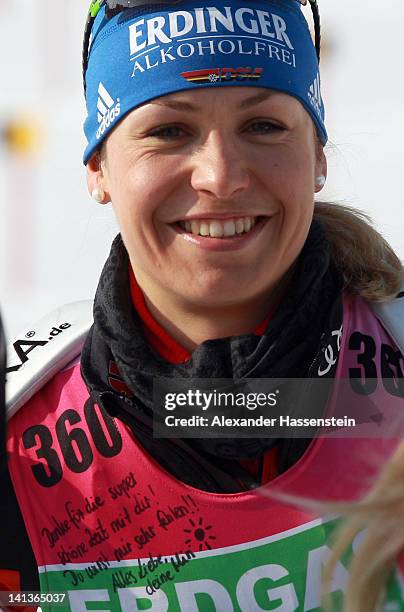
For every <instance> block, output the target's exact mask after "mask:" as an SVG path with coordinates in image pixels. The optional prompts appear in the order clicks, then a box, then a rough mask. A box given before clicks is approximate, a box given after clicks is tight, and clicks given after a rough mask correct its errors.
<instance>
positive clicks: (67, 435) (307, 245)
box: [9, 0, 402, 612]
mask: <svg viewBox="0 0 404 612" xmlns="http://www.w3.org/2000/svg"><path fill="white" fill-rule="evenodd" d="M312 7H313V14H314V16H315V22H316V34H317V50H318V47H319V19H318V11H317V5H316V3H315V2H313V3H312ZM90 31H91V45H90V48H89V51H88V53H87V45H88V42H89V40H90ZM84 77H85V89H86V99H87V109H88V118H87V121H86V124H85V132H86V136H87V140H88V146H87V148H86V151H85V155H84V161H85V163H86V165H87V171H88V185H89V191H90V193H91V194H92V196H93V197H94V199H96V200H97V201H98V202H99V203H101V204H106V203H108V202H112V205H113V207H114V210H115V213H116V216H117V219H118V223H119V225H120V229H121V236H118V237H117V239H116V240H115V241H114V243H113V245H112V250H111V255H110V257H109V259H108V261H107V263H106V265H105V268H104V270H103V273H102V276H101V279H100V283H99V287H98V291H97V295H96V298H95V304H94V325H93V327H92V328H91V330H90V332H89V334H88V336H87V339H86V341H85V345H84V349H83V352H82V356H81V360H80V362H78V361H77V360H76V361H73V363H70V364H69V365H68V366H67V367H65V368H63V369H61V370H60V372H58V373H57V374H56V375H55V376H53V377H52V378H51V380H50V381H49V382H48V384H46V386H44V387H43V388H42V389H40V390H37V393H36V394H35V395H34V396H33V397H32V398H31V399H30V400H29V401H28V402H27V403H26V404H25V406H24V407H23V408H22V409H20V410H19V411H18V413H17V414H15V416H14V417H13V418H12V419H11V420H10V425H9V452H10V472H11V475H12V479H13V484H14V488H15V490H16V494H17V498H18V502H19V505H20V507H21V509H22V512H23V516H24V521H25V524H26V527H27V531H28V535H29V539H30V543H31V546H32V549H33V551H34V554H35V558H36V564H37V566H38V568H39V575H40V582H41V588H42V590H43V591H45V592H50V591H52V592H58V591H60V592H66V591H67V592H68V595H67V598H66V601H65V604H64V605H65V607H64V608H63V607H62V609H66V610H68V609H71V610H85V609H88V608H87V607H86V606H87V603H88V602H94V603H93V604H92V605H94V606H95V605H98V606H99V605H100V602H103V604H102V605H103V606H104V607H105V609H110V610H114V611H118V610H140V609H146V607H147V609H153V610H168V609H169V610H183V611H185V610H186V611H187V612H189V611H191V610H210V609H216V610H225V611H227V610H233V609H241V610H245V611H247V610H248V611H250V610H251V611H253V610H262V609H268V605H270V604H269V602H273V604H274V605H275V603H277V604H278V608H277V609H279V610H295V609H305V610H314V609H317V608H319V607H320V605H321V601H320V585H321V568H322V566H323V564H324V562H325V559H326V557H327V555H328V552H329V549H328V547H327V545H326V538H327V534H328V533H329V531H330V529H331V523H330V522H327V521H324V520H321V519H318V517H316V516H315V514H314V513H311V512H307V511H302V510H301V509H299V508H297V507H294V506H293V505H291V504H287V503H286V502H284V501H280V500H279V497H276V496H275V497H272V498H269V497H268V496H265V495H263V494H262V491H261V489H263V491H268V492H272V491H274V492H277V491H282V492H286V493H288V494H293V495H297V494H299V495H302V494H304V495H306V496H311V497H314V496H318V491H319V489H320V487H321V491H322V495H321V497H322V498H324V499H327V500H329V499H355V498H356V497H357V496H359V495H360V494H361V493H362V489H363V487H364V486H365V485H366V484H367V482H364V480H365V478H366V479H367V478H369V474H370V473H371V470H370V469H369V465H368V463H367V461H366V460H365V458H366V454H367V452H368V450H369V449H370V448H372V449H376V450H377V451H378V452H379V453H381V454H382V456H384V455H386V454H388V453H389V452H391V448H390V447H391V444H383V443H382V442H381V441H380V440H376V441H375V440H370V441H369V440H366V439H365V440H360V441H357V440H352V439H337V438H336V439H320V438H318V439H316V440H313V441H311V439H307V438H301V437H298V436H293V437H290V438H284V439H280V438H278V437H271V438H268V437H264V436H257V435H255V436H254V435H253V436H252V437H251V438H247V439H245V438H239V437H237V435H232V436H228V437H226V438H224V439H223V438H212V437H208V436H206V437H203V438H190V439H188V438H187V439H185V433H184V436H183V437H177V438H175V437H173V436H169V437H166V438H163V439H161V438H155V437H153V419H152V417H153V416H156V415H161V413H162V408H161V406H160V405H159V403H158V402H157V401H155V399H154V398H153V383H154V382H155V381H158V380H159V379H161V378H165V379H170V380H171V381H172V380H174V382H177V381H184V379H185V382H186V383H187V382H189V385H191V383H192V381H193V380H194V379H201V378H203V379H207V378H208V379H209V378H214V379H231V381H240V380H244V379H246V378H249V379H250V378H254V379H260V378H275V379H279V378H286V379H288V378H301V379H307V381H308V382H309V381H310V380H312V379H319V378H322V377H325V378H326V379H327V380H328V381H330V382H333V380H334V379H336V378H338V379H343V378H344V377H345V378H346V377H347V373H349V372H350V371H351V370H353V369H354V368H353V366H354V365H356V366H360V364H363V363H364V359H363V355H364V354H365V355H368V353H367V352H366V350H367V345H366V338H365V337H369V335H366V334H367V332H371V333H372V338H373V341H374V343H375V346H376V349H375V353H374V354H373V355H372V356H371V361H372V364H373V365H374V368H375V369H376V378H379V377H381V372H380V365H379V363H378V362H376V360H375V359H376V356H377V358H379V356H380V351H381V346H384V347H390V350H391V351H393V350H396V348H395V342H394V340H393V338H392V337H391V336H390V335H389V334H388V333H387V332H386V331H385V329H384V327H383V325H382V324H381V323H380V321H379V319H378V317H377V316H376V315H375V314H374V311H373V310H372V308H371V306H370V303H369V300H375V301H382V300H387V301H388V300H390V299H392V298H393V297H394V296H395V295H396V294H397V293H398V291H399V287H400V282H401V278H402V267H401V264H400V262H399V260H398V259H397V257H396V256H395V255H394V253H393V252H392V251H391V249H390V248H389V247H388V245H387V244H386V243H385V242H384V241H383V239H382V238H381V237H380V236H379V235H378V234H377V233H376V232H375V231H374V230H373V229H371V227H370V226H369V225H368V224H367V222H366V221H365V220H364V219H362V218H361V217H360V216H359V215H356V214H354V213H353V212H352V211H350V210H348V209H344V208H341V207H332V206H329V205H325V204H324V205H316V207H315V206H314V194H315V193H317V192H319V191H321V189H322V188H323V186H324V184H325V180H326V174H327V163H326V158H325V155H324V151H323V147H324V145H325V143H326V140H327V135H326V130H325V125H324V106H323V102H322V99H321V94H320V79H319V73H318V59H317V55H316V49H315V47H314V45H313V43H312V40H311V37H310V34H309V30H308V26H307V23H306V21H305V19H304V17H303V15H302V13H301V7H300V5H299V3H298V2H297V1H296V0H272V1H269V2H267V1H258V2H249V3H248V4H247V5H246V4H245V3H243V2H240V1H238V2H234V3H233V2H232V3H231V6H227V5H225V4H224V3H223V2H217V3H215V4H214V5H209V6H201V4H200V3H195V2H181V3H178V2H177V3H174V2H160V3H159V4H158V5H150V3H148V2H145V1H141V2H137V1H132V0H125V2H116V0H109V1H108V2H102V1H101V2H95V3H93V5H92V6H91V9H90V20H89V27H88V29H87V35H86V38H85V53H84ZM198 90H200V91H198ZM313 215H314V219H313ZM69 327H71V324H70V323H62V325H60V321H59V320H58V326H57V327H56V328H55V327H53V329H56V330H57V331H56V332H54V334H56V336H57V337H60V334H62V332H63V334H64V335H65V336H63V337H66V335H68V333H69ZM51 337H53V338H54V337H55V335H53V336H51V335H50V336H49V342H50V338H51ZM364 338H365V340H363V339H364ZM57 341H59V340H57ZM363 343H365V347H363V346H362V344H363ZM44 344H47V342H45V343H44ZM52 346H54V345H52ZM364 351H365V352H364ZM368 356H369V355H368ZM368 361H369V360H368ZM358 380H359V383H358ZM360 380H361V375H359V378H358V377H356V384H357V386H358V384H360ZM173 384H174V383H173ZM309 387H310V385H306V386H305V387H304V388H305V391H307V393H308V389H309ZM385 395H386V394H385V393H384V391H383V392H382V399H383V401H384V399H385ZM308 398H309V396H308V395H305V396H304V398H303V400H301V403H302V404H303V407H304V408H307V407H308V406H307V405H308V404H309V400H308ZM335 403H336V402H335V400H334V399H333V398H332V397H331V396H330V399H328V397H327V396H324V397H323V399H322V400H321V404H320V406H319V407H318V408H319V409H320V410H321V414H326V413H330V414H332V411H333V409H334V407H335ZM305 404H307V405H305ZM331 466H332V475H333V478H332V479H330V467H331ZM373 471H374V470H373ZM268 483H269V484H268ZM260 485H263V486H262V487H260ZM258 487H260V490H257V489H258ZM32 499H35V504H32ZM346 579H347V573H346V569H345V568H344V566H342V565H341V566H339V567H338V571H337V573H336V575H335V577H334V579H333V582H332V585H331V587H330V592H332V594H333V596H334V598H335V600H336V601H337V602H341V596H342V593H343V591H344V589H345V584H346ZM95 602H97V603H95ZM89 605H90V604H89ZM274 609H276V608H274Z"/></svg>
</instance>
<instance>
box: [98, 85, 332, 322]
mask: <svg viewBox="0 0 404 612" xmlns="http://www.w3.org/2000/svg"><path fill="white" fill-rule="evenodd" d="M321 174H324V175H325V174H326V162H325V158H324V154H323V149H322V146H321V145H320V144H319V143H318V141H317V137H316V133H315V129H314V126H313V123H312V120H311V119H310V116H309V115H308V113H307V112H306V111H305V109H304V107H303V106H302V105H301V104H300V103H299V102H298V101H297V100H296V99H295V98H292V97H291V96H288V95H286V94H283V93H279V92H275V91H271V90H268V89H262V88H252V87H248V88H247V87H234V88H232V89H229V88H222V89H215V90H212V89H201V90H199V91H195V90H192V91H187V92H180V93H175V94H171V95H168V96H164V97H162V98H159V99H157V100H154V101H152V102H150V103H147V104H145V105H143V106H142V107H139V108H137V109H135V110H134V111H132V112H131V113H130V114H129V115H128V116H127V117H126V118H125V119H123V120H122V121H121V123H120V124H119V125H118V126H117V127H116V128H115V130H114V131H113V132H112V133H111V134H110V136H109V137H108V140H107V144H106V155H105V158H104V159H103V160H102V162H101V164H100V162H99V158H98V157H93V159H92V160H91V162H90V163H89V165H88V181H89V188H90V191H91V190H92V189H94V187H95V186H96V185H97V184H98V185H101V186H102V187H103V189H104V191H105V193H106V194H107V198H108V199H111V201H112V204H113V207H114V210H115V213H116V216H117V220H118V224H119V226H120V229H121V233H122V237H123V240H124V243H125V246H126V248H127V250H128V253H129V256H130V260H131V264H132V267H133V270H134V272H135V275H136V278H137V280H138V282H139V284H140V286H141V287H142V289H143V291H144V292H145V294H146V295H147V296H148V297H149V298H150V300H152V301H153V302H154V303H155V304H156V303H157V304H159V307H160V308H161V310H162V311H163V312H164V303H165V300H166V301H170V302H171V303H172V302H173V301H175V300H177V301H178V302H179V303H180V302H182V303H183V304H185V303H186V304H188V305H189V306H190V307H191V308H192V307H194V308H195V309H198V308H221V307H225V306H226V305H234V304H246V305H247V304H253V303H254V300H262V299H263V297H264V296H268V295H270V293H271V291H272V290H273V288H274V287H275V286H276V285H277V284H278V283H279V282H280V281H281V279H282V278H284V277H285V275H286V273H287V272H288V270H289V269H290V268H291V266H292V265H293V263H294V261H295V260H296V258H297V257H298V255H299V253H300V251H301V249H302V247H303V245H304V242H305V240H306V237H307V234H308V231H309V227H310V224H311V220H312V216H313V207H314V192H315V191H316V187H315V177H316V176H319V175H321Z"/></svg>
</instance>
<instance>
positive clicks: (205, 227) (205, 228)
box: [199, 221, 210, 236]
mask: <svg viewBox="0 0 404 612" xmlns="http://www.w3.org/2000/svg"><path fill="white" fill-rule="evenodd" d="M199 233H200V235H201V236H209V233H210V226H209V223H206V222H205V221H202V223H201V225H200V227H199Z"/></svg>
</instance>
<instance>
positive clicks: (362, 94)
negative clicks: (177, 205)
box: [0, 0, 404, 338]
mask: <svg viewBox="0 0 404 612" xmlns="http://www.w3.org/2000/svg"><path fill="white" fill-rule="evenodd" d="M89 3H90V2H89V0H75V1H73V2H72V1H69V2H64V3H62V4H61V3H55V1H54V0H41V1H40V2H32V0H13V1H12V2H0V57H1V69H0V70H1V87H0V308H1V311H2V313H3V318H4V322H5V325H6V332H7V335H8V337H9V338H12V337H14V336H15V335H16V334H17V333H18V332H19V331H23V329H24V328H26V326H29V324H30V322H35V321H36V320H37V319H39V318H41V317H42V316H43V315H45V314H46V313H47V312H48V311H50V310H52V309H53V308H55V307H57V306H60V305H61V304H63V303H67V302H72V301H75V300H80V299H88V298H92V297H93V295H94V292H95V289H96V285H97V281H98V276H99V273H100V271H101V268H102V266H103V263H104V261H105V259H106V257H107V254H108V252H109V247H110V244H111V241H112V239H113V237H114V236H115V234H116V232H117V227H116V224H115V222H114V219H113V216H112V211H111V210H110V208H109V207H101V206H99V205H97V204H96V203H95V202H93V201H92V200H91V199H90V197H89V195H88V193H87V189H86V184H85V170H84V167H83V166H82V163H81V157H82V151H83V148H84V145H85V141H84V137H83V135H82V129H81V126H82V123H83V120H84V117H85V106H84V101H83V95H82V81H81V45H82V34H83V27H84V23H85V19H86V14H87V10H88V6H89ZM319 4H320V9H321V14H322V24H323V52H322V80H323V95H324V98H325V102H326V108H327V125H328V131H329V136H330V141H331V144H330V145H329V146H328V159H329V179H328V182H327V186H326V189H325V190H324V191H323V193H322V196H321V197H322V199H325V198H327V199H331V200H336V201H340V202H344V203H347V204H351V205H353V206H356V207H357V208H360V209H362V210H364V211H366V212H367V213H368V214H369V215H371V217H372V218H373V219H374V221H375V224H376V226H377V227H378V228H379V230H381V231H382V233H383V234H384V236H385V237H386V238H387V239H388V240H389V241H390V242H391V244H392V245H393V247H394V248H395V249H396V251H397V252H398V253H399V255H400V256H401V257H402V258H404V189H403V186H402V180H403V177H404V163H403V161H404V160H403V148H404V145H403V142H404V78H403V74H404V70H403V68H404V36H403V33H402V24H403V18H404V3H403V1H402V0H388V2H380V0H367V1H366V3H365V2H359V1H358V2H352V0H320V2H319ZM62 14H63V18H62ZM308 15H309V17H310V9H309V11H308ZM310 23H311V18H310Z"/></svg>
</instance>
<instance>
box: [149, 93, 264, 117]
mask: <svg viewBox="0 0 404 612" xmlns="http://www.w3.org/2000/svg"><path fill="white" fill-rule="evenodd" d="M273 95H274V92H272V91H269V90H267V91H261V92H260V93H259V94H256V95H254V96H251V97H249V98H246V99H245V100H242V102H240V104H238V106H237V108H239V109H240V110H244V109H246V108H250V107H251V106H255V105H256V104H260V103H261V102H264V101H265V100H267V99H268V98H270V97H271V96H273ZM151 104H156V105H159V106H167V107H168V108H172V109H174V110H178V111H189V112H191V113H195V112H198V111H200V110H201V107H200V106H196V105H195V104H191V103H190V102H182V101H181V100H164V99H161V100H154V101H153V102H151Z"/></svg>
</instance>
